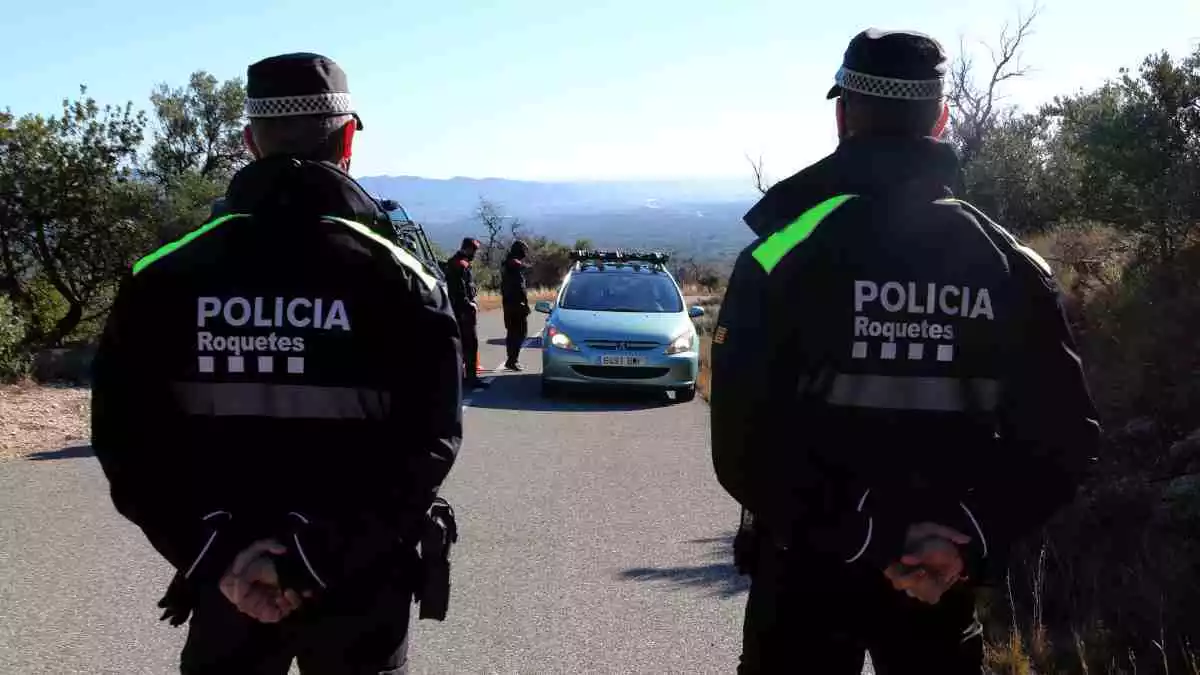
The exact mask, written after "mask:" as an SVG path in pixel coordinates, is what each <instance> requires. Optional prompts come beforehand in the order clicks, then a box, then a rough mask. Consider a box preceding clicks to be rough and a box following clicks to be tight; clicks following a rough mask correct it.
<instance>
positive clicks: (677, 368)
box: [535, 251, 704, 402]
mask: <svg viewBox="0 0 1200 675" xmlns="http://www.w3.org/2000/svg"><path fill="white" fill-rule="evenodd" d="M571 257H572V259H573V260H574V263H573V264H572V268H571V270H570V271H569V272H568V273H567V276H566V278H565V279H564V280H563V283H562V286H561V288H560V289H559V291H558V299H557V301H556V302H555V303H553V304H552V303H550V302H546V301H542V302H539V303H537V304H536V306H535V309H536V311H538V312H541V313H543V314H548V315H549V316H548V317H547V319H546V328H545V329H544V331H543V332H542V392H543V394H545V395H546V396H554V395H556V394H558V393H559V392H560V391H561V390H562V389H564V388H566V387H574V386H589V387H592V386H619V387H629V388H640V389H657V390H660V391H664V392H674V398H675V400H676V401H677V402H685V401H690V400H692V399H693V398H695V397H696V374H697V372H698V371H699V362H700V339H699V337H697V334H696V327H695V325H694V324H693V323H692V319H693V318H695V317H699V316H703V315H704V309H703V308H702V307H691V308H689V307H687V306H686V304H685V302H684V299H683V293H682V292H681V291H680V289H679V284H677V283H676V282H675V279H674V277H672V276H671V273H670V272H668V271H667V269H666V262H667V256H665V255H663V254H661V253H622V252H617V251H576V252H573V253H572V255H571Z"/></svg>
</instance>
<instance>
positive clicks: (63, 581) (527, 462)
mask: <svg viewBox="0 0 1200 675" xmlns="http://www.w3.org/2000/svg"><path fill="white" fill-rule="evenodd" d="M534 318H535V319H537V320H536V321H531V323H532V324H533V325H531V333H533V332H534V331H537V330H539V329H540V325H541V323H540V319H541V317H540V315H534ZM502 334H503V333H502V326H501V321H500V317H499V316H497V315H494V314H493V315H485V316H484V317H483V318H482V320H481V322H480V341H481V343H483V345H482V348H481V351H482V358H483V363H484V364H485V365H498V364H500V363H502V362H503V347H502V346H501V340H500V338H501V337H502ZM524 362H525V364H526V365H527V366H529V370H528V371H527V372H526V373H521V374H500V375H498V376H497V377H496V379H495V381H494V383H493V387H492V388H491V389H490V390H488V391H483V392H476V393H474V394H472V395H471V396H470V397H469V400H468V404H467V406H466V410H465V415H466V418H465V423H466V431H465V440H464V444H463V448H462V453H461V455H460V459H459V462H458V464H457V465H456V466H455V468H454V470H453V472H452V473H451V475H450V478H449V480H448V483H447V486H446V490H445V494H446V496H447V497H448V498H449V500H450V501H451V502H452V503H453V504H454V506H455V508H456V510H457V513H458V515H459V519H460V529H461V540H460V542H459V546H458V548H457V549H456V550H455V558H454V571H453V578H454V590H453V595H452V597H451V609H450V616H449V617H448V619H447V620H446V621H445V622H444V623H437V622H430V621H421V622H415V621H414V624H415V625H414V632H413V643H412V650H411V656H412V664H413V672H414V673H454V674H458V673H464V674H474V673H483V674H491V673H504V674H507V673H538V674H541V673H555V674H557V673H573V674H574V673H588V674H589V675H591V674H599V673H621V674H626V673H655V674H661V673H688V674H694V673H731V672H733V669H734V664H735V662H736V655H737V652H738V649H739V642H740V636H739V632H740V621H741V614H742V609H743V605H744V602H745V589H746V587H745V583H744V579H743V578H742V577H738V576H736V575H735V574H734V573H733V571H732V567H731V561H730V544H729V542H730V539H731V537H732V534H733V531H732V530H733V528H734V526H735V524H736V522H737V517H738V510H737V507H736V505H735V504H734V503H733V502H732V501H731V500H730V499H729V497H728V496H727V495H725V493H724V492H723V491H722V490H721V489H720V487H719V486H718V485H717V483H716V480H715V478H714V477H713V474H712V468H711V464H710V459H709V454H708V453H709V451H708V441H707V434H708V425H707V411H706V408H705V404H704V403H702V402H700V401H696V402H693V403H688V404H671V403H668V402H665V401H655V400H647V399H644V398H637V397H633V398H630V397H624V398H608V397H605V398H602V399H595V398H591V397H586V398H576V399H571V398H569V399H566V400H564V401H553V402H548V401H544V400H542V399H541V398H540V395H539V393H538V392H539V390H538V376H537V374H536V371H537V366H538V365H539V364H540V357H539V354H538V352H537V350H536V349H529V350H526V352H525V355H524ZM0 513H2V514H3V518H2V519H0V673H3V674H5V675H9V674H12V675H41V674H46V675H50V674H53V675H63V674H65V673H104V674H109V673H111V674H114V675H116V674H120V675H134V674H142V673H144V674H148V675H161V674H164V673H172V672H178V671H177V669H176V665H175V663H176V657H177V653H178V650H179V648H180V645H181V644H182V639H183V636H184V631H183V629H176V628H171V627H170V626H169V625H167V624H165V623H160V622H158V621H157V613H156V608H155V606H154V604H155V602H156V601H157V599H158V598H159V597H160V595H161V592H162V590H163V588H164V587H165V584H166V582H167V581H168V579H169V577H170V573H169V571H168V569H167V567H166V566H165V565H164V564H163V563H162V562H160V561H159V560H158V559H157V558H156V556H155V555H154V553H153V550H152V549H151V548H150V546H149V545H148V544H147V543H146V542H145V541H144V540H143V538H142V536H141V533H140V532H139V531H138V530H137V529H136V528H134V527H133V526H132V525H130V524H129V523H127V522H126V521H124V520H123V519H121V518H120V517H119V516H117V514H116V513H115V511H114V510H113V508H112V506H111V503H110V502H109V499H108V495H107V491H106V486H105V483H104V481H103V476H102V474H101V472H100V469H99V466H98V464H97V462H96V460H95V458H94V457H92V455H91V452H90V450H89V449H88V448H86V447H83V448H67V449H63V450H59V451H53V452H47V453H42V454H41V455H38V456H35V457H34V458H32V459H23V460H13V461H10V462H6V463H3V464H0Z"/></svg>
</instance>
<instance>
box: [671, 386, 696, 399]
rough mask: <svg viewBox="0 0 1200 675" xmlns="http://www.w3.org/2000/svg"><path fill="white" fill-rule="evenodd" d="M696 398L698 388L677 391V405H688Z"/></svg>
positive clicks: (685, 388)
mask: <svg viewBox="0 0 1200 675" xmlns="http://www.w3.org/2000/svg"><path fill="white" fill-rule="evenodd" d="M695 398H696V386H695V385H692V386H690V387H684V388H683V389H676V390H675V402H676V403H688V402H690V401H692V400H694V399H695Z"/></svg>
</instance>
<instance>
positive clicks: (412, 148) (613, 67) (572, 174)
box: [0, 0, 1200, 179]
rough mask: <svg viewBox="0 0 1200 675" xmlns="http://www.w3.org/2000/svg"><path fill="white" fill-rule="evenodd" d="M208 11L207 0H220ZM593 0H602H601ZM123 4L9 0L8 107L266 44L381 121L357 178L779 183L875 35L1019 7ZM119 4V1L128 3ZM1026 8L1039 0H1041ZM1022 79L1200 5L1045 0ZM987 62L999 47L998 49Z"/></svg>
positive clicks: (712, 2) (1084, 81)
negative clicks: (329, 66) (836, 77)
mask: <svg viewBox="0 0 1200 675" xmlns="http://www.w3.org/2000/svg"><path fill="white" fill-rule="evenodd" d="M205 4H207V8H206V9H203V10H202V9H200V8H201V6H203V5H205ZM589 4H592V3H589ZM580 5H583V3H577V2H564V1H563V0H555V1H550V0H515V1H510V2H502V3H501V2H497V3H488V2H486V0H474V1H473V2H472V1H470V0H467V1H461V2H458V1H455V0H439V1H438V2H433V1H429V0H423V1H422V2H412V1H407V2H404V1H400V2H397V1H391V2H389V1H387V0H358V1H357V2H346V3H341V2H333V1H332V0H325V1H323V2H322V1H319V0H297V1H294V2H276V3H269V2H257V3H251V2H245V1H244V0H211V1H210V2H208V3H201V2H191V3H176V4H174V5H172V4H171V3H169V2H162V1H161V0H123V1H121V2H117V3H99V2H94V0H92V1H88V2H85V1H84V0H57V1H54V2H37V1H34V2H19V3H16V4H13V5H12V6H10V7H6V8H5V10H4V12H3V14H2V16H3V17H4V28H5V30H4V38H3V39H2V40H0V63H4V64H5V67H4V68H2V69H0V106H8V107H10V108H11V109H12V111H13V112H14V113H25V112H54V111H55V110H56V108H57V106H58V104H59V102H60V100H61V99H62V98H63V97H64V96H71V95H73V94H74V93H76V92H77V87H78V85H79V84H87V85H88V87H89V92H90V93H91V94H92V95H94V96H95V97H96V98H97V99H98V100H100V101H102V102H124V101H128V100H132V101H134V103H135V105H138V106H143V107H148V106H149V102H148V96H149V93H150V90H151V88H152V87H153V85H154V84H156V83H158V82H169V83H171V84H173V85H179V84H183V83H184V82H186V80H187V77H188V74H189V73H191V72H192V71H193V70H197V69H206V70H208V71H209V72H212V73H213V74H215V75H217V76H218V77H220V78H229V77H235V76H242V75H244V73H245V68H246V65H247V64H249V63H251V62H253V61H255V60H257V59H259V58H262V57H264V56H268V55H271V54H275V53H281V52H290V51H316V52H321V53H324V54H326V55H328V56H330V57H332V58H334V59H335V60H337V61H338V62H339V63H340V64H341V65H342V66H343V67H344V68H345V69H346V70H347V72H348V73H349V77H350V87H351V90H352V92H353V94H354V97H355V99H356V102H357V105H358V106H359V110H360V112H361V114H362V116H363V118H364V121H365V123H366V127H367V128H366V130H365V131H364V132H363V134H362V135H361V136H360V137H359V139H358V140H359V142H358V143H357V144H356V145H357V147H356V153H355V165H354V173H355V174H358V175H372V174H381V173H387V174H412V175H422V176H429V177H449V176H456V175H461V176H476V177H482V176H500V177H507V178H533V179H565V178H587V177H590V178H611V177H631V178H637V177H651V176H653V177H660V176H662V177H666V176H669V177H688V176H740V175H744V174H746V173H747V165H746V162H745V159H744V155H745V154H746V153H750V154H752V155H758V154H760V153H761V154H762V155H763V157H764V159H765V162H766V166H767V169H768V172H769V173H770V174H771V175H772V176H774V177H780V176H782V175H783V174H786V173H789V172H791V171H794V170H796V169H798V168H800V167H802V166H803V165H804V164H806V163H808V162H811V161H813V160H814V159H817V158H819V157H821V156H822V155H824V154H826V153H827V152H828V151H829V150H830V149H832V147H833V144H834V141H835V139H834V133H833V111H832V104H831V103H830V102H827V101H826V100H825V99H824V92H825V90H826V89H827V88H828V87H829V85H830V83H831V82H832V77H833V74H834V72H835V70H836V69H837V66H838V64H839V62H840V59H841V54H842V52H843V50H844V49H845V46H846V43H847V41H848V40H849V39H850V38H851V37H852V36H853V35H854V34H855V33H856V32H858V31H859V30H861V29H863V28H866V27H869V26H876V27H880V28H915V29H918V30H923V31H925V32H928V33H931V34H933V35H934V36H935V37H937V38H939V39H940V40H942V42H943V43H944V44H945V45H946V47H947V49H948V50H950V51H951V52H952V53H955V52H957V51H958V45H959V36H960V35H962V36H965V37H966V38H967V39H968V41H969V42H978V41H979V40H984V39H989V40H991V39H994V37H995V35H996V34H997V32H998V30H999V27H1000V25H1001V24H1002V23H1003V22H1004V21H1005V20H1006V19H1011V18H1013V17H1015V16H1016V14H1017V12H1018V10H1020V9H1021V8H1022V5H1020V4H1017V2H1008V3H1005V2H994V1H985V0H958V1H951V0H941V1H939V2H932V1H929V0H910V1H908V2H888V1H885V0H859V1H857V2H837V1H833V2H828V1H826V2H815V1H812V2H800V1H798V0H639V1H637V2H634V1H630V0H610V1H609V2H604V3H595V6H592V7H590V8H587V9H583V8H580V9H569V8H568V7H570V6H580ZM118 6H119V7H120V9H117V7H118ZM1023 6H1024V7H1026V8H1027V7H1028V6H1029V0H1026V1H1025V4H1024V5H1023ZM1042 6H1043V11H1042V13H1041V15H1040V17H1039V19H1038V21H1037V23H1036V25H1035V30H1036V33H1035V34H1034V35H1033V36H1032V37H1031V38H1030V40H1029V42H1028V47H1027V49H1026V51H1025V61H1026V62H1027V63H1028V64H1029V65H1032V66H1035V67H1036V68H1037V72H1036V73H1034V74H1032V75H1031V76H1030V77H1029V78H1028V79H1026V80H1023V81H1018V82H1014V83H1013V84H1012V86H1010V87H1009V88H1008V89H1007V90H1006V91H1007V93H1008V94H1009V95H1010V100H1011V101H1012V102H1015V103H1020V104H1023V105H1036V104H1038V103H1040V102H1042V101H1044V100H1048V99H1049V98H1051V97H1052V96H1054V95H1055V94H1057V93H1062V92H1070V91H1073V90H1076V89H1078V88H1080V87H1089V86H1092V85H1095V84H1097V83H1099V82H1101V81H1102V80H1103V79H1104V78H1106V77H1108V76H1111V75H1114V74H1115V73H1116V71H1117V69H1118V68H1119V67H1121V66H1127V65H1128V66H1133V65H1136V64H1137V63H1138V62H1139V61H1140V60H1141V58H1142V57H1143V56H1145V55H1146V54H1147V53H1150V52H1156V51H1159V50H1162V49H1168V50H1170V51H1171V52H1172V53H1173V54H1176V55H1180V56H1181V55H1182V54H1183V53H1184V52H1185V51H1189V50H1190V49H1192V48H1194V46H1195V45H1196V44H1197V38H1200V0H1142V1H1141V2H1137V3H1131V2H1121V3H1117V2H1112V3H1109V4H1108V7H1109V8H1111V9H1107V10H1106V9H1102V8H1104V7H1105V3H1103V2H1094V1H1088V0H1042ZM982 56H983V58H984V60H985V61H986V53H985V54H983V55H982Z"/></svg>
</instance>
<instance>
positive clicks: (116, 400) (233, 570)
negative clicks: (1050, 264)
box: [92, 54, 462, 675]
mask: <svg viewBox="0 0 1200 675" xmlns="http://www.w3.org/2000/svg"><path fill="white" fill-rule="evenodd" d="M247 75H248V77H247V99H246V113H247V115H248V117H249V118H250V122H249V125H248V126H247V128H246V131H245V139H246V142H247V144H248V145H249V147H250V149H251V150H252V152H253V155H254V157H255V160H254V161H253V162H251V163H250V164H249V165H247V166H246V167H245V168H243V169H241V170H240V171H239V172H238V173H237V175H236V176H234V178H233V180H232V182H231V183H230V185H229V188H228V190H227V193H226V195H225V204H224V208H225V209H226V213H225V215H223V216H221V217H220V218H218V219H216V220H213V221H211V222H209V223H207V224H206V225H204V226H202V227H200V228H199V229H197V230H196V231H194V232H192V233H190V234H188V235H187V236H185V237H183V238H182V239H180V240H178V241H176V242H174V243H172V244H169V245H167V246H165V247H163V248H161V249H159V250H158V251H156V252H154V253H152V254H150V255H148V256H146V257H145V258H143V259H141V260H139V261H138V262H137V263H136V264H135V265H134V266H133V269H132V273H131V274H130V275H129V276H128V277H127V278H125V279H124V280H123V283H122V285H121V288H120V291H119V293H118V295H117V298H116V302H115V305H114V306H113V309H112V312H111V314H110V315H109V317H108V319H107V323H106V326H105V329H104V333H103V337H102V340H101V343H100V347H99V351H98V353H97V355H96V358H95V361H94V373H93V375H94V384H93V390H92V445H93V447H94V448H95V452H96V455H97V457H98V458H99V461H100V464H101V466H102V467H103V470H104V473H105V475H106V476H107V478H108V481H109V484H110V487H111V495H112V500H113V504H114V505H115V507H116V509H117V510H118V511H119V512H120V513H121V514H122V515H123V516H125V517H126V518H128V519H129V520H130V521H132V522H133V523H135V524H136V525H138V526H139V527H140V528H141V529H142V531H143V532H144V533H145V535H146V537H147V538H148V540H149V542H150V544H151V545H153V547H154V548H155V549H156V550H157V551H158V552H159V553H160V554H161V555H162V556H163V557H164V558H165V559H166V560H167V561H169V563H170V564H171V565H172V566H173V567H174V568H175V570H176V575H175V577H174V581H173V582H172V583H171V584H170V586H169V588H168V592H167V594H166V595H165V596H164V598H163V600H162V601H161V602H160V603H159V606H160V607H162V608H163V609H165V612H164V614H163V619H164V620H167V619H169V620H170V621H171V623H172V624H174V625H179V624H182V623H184V622H186V621H188V620H189V618H190V627H189V630H188V636H187V641H186V644H185V645H184V647H183V652H182V655H181V672H183V673H185V674H187V675H208V674H213V675H216V674H221V675H227V674H231V673H254V674H255V675H286V673H287V672H288V668H289V666H290V664H291V663H292V661H293V659H295V660H297V661H298V664H299V667H300V670H301V672H302V673H305V674H306V675H307V674H312V675H338V674H342V673H345V674H347V675H348V674H350V673H365V672H370V673H379V672H388V673H402V672H405V671H406V665H405V664H406V662H407V642H408V640H407V636H408V626H409V618H410V609H411V605H412V602H413V600H414V593H419V588H420V586H419V583H418V580H419V574H418V571H419V568H418V567H417V565H418V564H419V556H418V554H417V542H418V541H420V540H421V539H422V535H424V534H425V533H426V532H427V531H428V528H427V525H428V522H429V515H428V514H429V513H430V512H432V511H433V508H434V505H435V504H436V503H438V502H440V498H438V497H437V493H438V490H439V487H440V486H441V484H442V482H443V480H444V479H445V477H446V475H447V473H448V472H449V471H450V469H451V467H452V465H453V464H454V462H455V459H456V457H457V454H458V449H459V445H460V442H461V437H462V390H461V375H460V374H461V372H462V356H461V351H460V345H459V337H458V328H457V325H456V323H455V319H454V313H453V311H452V309H451V307H450V302H449V299H448V298H447V297H446V295H445V293H444V292H443V291H442V290H441V288H440V286H439V284H438V282H437V279H436V278H435V277H434V276H433V275H432V274H431V273H430V272H429V270H428V269H426V268H424V267H422V265H421V263H419V262H418V261H417V260H416V259H414V258H413V257H412V256H411V255H409V254H408V253H406V252H405V251H403V250H402V249H400V248H399V247H397V246H395V245H393V244H391V243H389V242H388V241H386V240H384V239H383V238H382V237H380V236H379V235H378V234H377V233H375V232H373V231H372V230H371V229H370V228H369V224H370V223H372V222H374V221H375V219H376V218H377V217H378V216H379V213H378V210H377V209H378V207H377V205H376V204H375V202H374V201H373V200H372V199H371V198H370V197H369V196H368V195H367V193H366V192H364V191H363V189H362V188H361V187H360V186H359V185H358V184H357V183H355V181H354V180H352V179H351V177H350V176H349V174H348V173H347V170H348V168H349V164H350V157H351V147H352V142H353V140H354V137H355V134H356V132H357V131H358V130H360V129H361V128H362V124H361V121H360V120H359V119H358V115H357V114H356V112H355V109H354V107H353V105H352V102H351V98H350V93H349V89H348V88H347V84H346V76H345V73H344V72H343V71H342V70H341V68H339V67H338V65H337V64H336V63H334V62H333V61H332V60H330V59H328V58H326V57H324V56H320V55H317V54H285V55H281V56H275V57H271V58H267V59H265V60H262V61H259V62H257V63H255V64H253V65H251V66H250V67H249V69H248V72H247ZM414 357H415V358H414Z"/></svg>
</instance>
